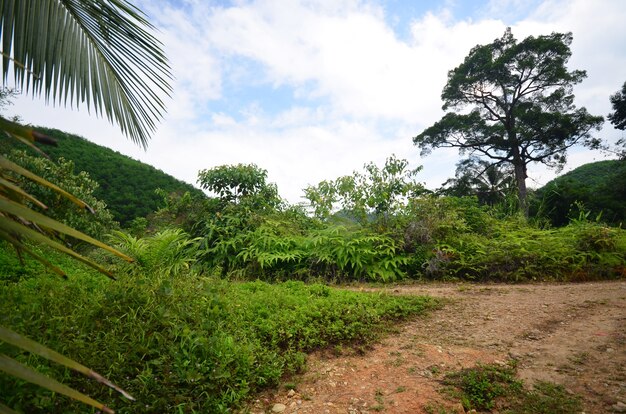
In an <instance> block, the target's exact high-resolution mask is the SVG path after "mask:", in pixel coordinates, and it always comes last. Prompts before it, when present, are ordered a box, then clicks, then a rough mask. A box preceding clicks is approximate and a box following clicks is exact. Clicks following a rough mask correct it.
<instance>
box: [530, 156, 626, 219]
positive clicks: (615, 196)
mask: <svg viewBox="0 0 626 414" xmlns="http://www.w3.org/2000/svg"><path fill="white" fill-rule="evenodd" d="M537 196H538V197H537V200H538V202H539V203H540V204H541V205H540V206H535V208H537V209H541V210H543V212H544V214H545V215H546V216H547V217H548V218H550V220H551V221H552V224H554V225H556V226H562V225H565V224H567V222H568V221H569V218H570V215H571V214H570V210H571V208H572V204H574V203H575V202H579V203H582V207H584V210H585V211H588V212H590V214H591V215H593V216H594V217H595V216H597V215H598V214H600V213H602V216H601V219H602V220H603V221H606V222H607V223H611V224H615V225H617V224H619V223H623V222H624V219H625V218H626V161H624V160H606V161H598V162H592V163H589V164H585V165H582V166H580V167H578V168H576V169H574V170H572V171H570V172H568V173H566V174H563V175H561V176H559V177H557V178H555V179H554V180H552V181H550V182H549V183H548V184H546V185H545V186H544V187H542V188H540V189H539V190H537ZM572 213H574V212H573V211H572ZM590 218H591V217H590Z"/></svg>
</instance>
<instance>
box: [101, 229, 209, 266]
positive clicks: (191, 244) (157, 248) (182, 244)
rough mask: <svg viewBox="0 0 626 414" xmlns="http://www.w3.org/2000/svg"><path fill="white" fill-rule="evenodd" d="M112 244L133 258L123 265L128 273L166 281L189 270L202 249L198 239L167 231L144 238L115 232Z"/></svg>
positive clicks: (180, 231)
mask: <svg viewBox="0 0 626 414" xmlns="http://www.w3.org/2000/svg"><path fill="white" fill-rule="evenodd" d="M110 243H111V245H112V246H115V247H116V248H117V249H118V250H120V251H122V252H124V253H126V254H127V255H128V256H130V257H132V258H133V259H134V262H133V263H129V264H124V265H123V266H124V268H125V270H126V271H128V272H130V273H132V274H136V273H137V272H142V273H147V274H152V275H158V276H159V277H164V278H168V277H171V276H173V275H176V274H179V273H182V272H183V271H186V270H188V269H190V268H191V266H192V265H193V264H195V262H196V260H197V256H198V247H199V239H192V238H190V237H189V236H188V235H187V234H186V233H185V232H184V231H182V230H181V229H165V230H162V231H159V232H157V233H156V234H154V235H152V236H149V237H145V238H137V237H134V236H132V235H129V234H127V233H125V232H122V231H114V232H113V233H112V234H111V236H110Z"/></svg>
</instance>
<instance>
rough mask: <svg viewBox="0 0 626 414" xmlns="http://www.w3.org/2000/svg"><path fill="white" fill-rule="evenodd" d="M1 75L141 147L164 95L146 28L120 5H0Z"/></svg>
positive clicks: (98, 0)
mask: <svg viewBox="0 0 626 414" xmlns="http://www.w3.org/2000/svg"><path fill="white" fill-rule="evenodd" d="M0 13H2V15H1V16H0V33H1V34H2V45H1V47H2V59H1V60H2V75H3V80H4V81H6V79H7V78H8V75H9V72H10V68H11V67H13V72H14V75H15V83H16V85H17V87H19V88H21V89H22V90H26V91H29V90H30V91H31V92H32V94H33V96H35V95H37V96H40V95H42V94H44V95H45V98H46V100H48V101H49V100H52V101H53V103H59V104H61V103H62V104H63V105H67V103H68V102H67V101H68V98H69V101H70V105H71V106H74V105H76V107H78V106H79V104H80V103H83V104H86V105H87V108H88V110H91V108H92V107H93V109H94V110H95V112H96V113H97V114H104V115H106V117H107V118H108V119H109V121H111V122H115V123H117V124H118V125H119V126H120V128H121V129H122V131H123V132H124V133H125V134H127V135H128V136H129V137H130V138H131V139H132V140H133V141H134V142H136V143H138V144H141V145H143V146H144V147H145V146H146V144H147V141H148V138H149V135H150V134H151V133H152V132H154V130H155V127H156V122H157V121H158V120H160V119H161V118H162V113H163V111H164V103H163V100H162V99H161V97H162V96H169V94H170V92H171V88H170V86H169V81H170V79H171V76H170V74H169V71H170V68H169V65H168V63H167V59H166V57H165V55H164V54H163V52H162V50H161V43H160V42H159V41H158V40H157V39H156V38H155V37H154V36H153V35H152V34H151V33H150V32H149V30H152V26H151V25H150V24H149V23H148V22H147V21H146V20H145V18H144V17H143V14H142V13H141V12H140V11H139V10H138V9H136V8H135V7H134V6H132V5H131V4H130V3H129V2H128V1H127V0H90V1H85V0H0Z"/></svg>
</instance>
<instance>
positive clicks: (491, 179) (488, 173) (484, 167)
mask: <svg viewBox="0 0 626 414" xmlns="http://www.w3.org/2000/svg"><path fill="white" fill-rule="evenodd" d="M455 175H456V177H455V178H451V179H449V180H447V181H446V182H445V183H444V184H443V187H442V188H441V189H439V190H438V191H437V192H438V193H439V194H443V195H448V196H455V197H470V196H475V197H477V198H478V201H479V203H481V204H487V205H491V206H495V205H497V204H498V203H502V202H503V201H505V200H506V199H507V198H508V197H510V196H511V195H512V194H514V193H515V191H514V189H515V180H514V172H513V170H511V169H510V168H508V169H507V168H503V167H501V166H499V165H498V164H491V163H489V162H487V161H484V160H481V159H479V158H476V157H470V158H467V159H465V160H462V161H460V162H459V163H458V164H457V166H456V174H455Z"/></svg>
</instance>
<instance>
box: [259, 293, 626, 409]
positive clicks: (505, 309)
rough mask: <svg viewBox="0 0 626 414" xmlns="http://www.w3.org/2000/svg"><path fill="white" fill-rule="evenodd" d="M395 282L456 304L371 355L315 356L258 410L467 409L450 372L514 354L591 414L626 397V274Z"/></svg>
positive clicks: (527, 373) (403, 330) (532, 377)
mask: <svg viewBox="0 0 626 414" xmlns="http://www.w3.org/2000/svg"><path fill="white" fill-rule="evenodd" d="M386 290H387V289H386ZM388 290H389V291H390V292H392V293H393V294H399V295H400V294H402V295H408V294H410V295H431V296H435V297H442V298H446V299H447V300H449V302H448V303H447V304H446V305H445V306H444V307H443V308H442V309H439V310H436V311H433V312H431V313H430V314H429V315H428V316H425V317H422V318H417V319H414V320H412V321H409V322H407V323H404V324H403V325H402V326H399V327H398V332H397V333H395V334H392V335H390V336H388V337H386V339H384V340H383V341H382V342H380V343H379V344H377V345H375V346H374V347H373V349H371V350H368V351H367V352H366V353H365V354H361V355H355V354H354V353H345V354H344V355H340V356H333V355H329V353H328V352H327V353H326V354H324V355H322V354H315V355H312V356H310V358H309V361H308V364H309V368H308V371H307V372H306V373H305V374H304V375H303V376H301V377H299V378H297V379H296V380H295V381H294V382H295V385H296V389H295V392H291V393H289V394H288V391H287V390H286V389H285V388H282V389H280V390H278V391H275V392H273V393H269V394H266V395H264V396H262V397H260V398H259V399H258V400H257V402H256V403H255V404H253V406H251V407H250V410H251V412H253V413H261V412H272V409H275V410H277V411H276V412H284V413H302V414H304V413H315V414H318V413H320V414H324V413H329V414H331V413H343V414H346V413H347V414H359V413H374V412H385V413H410V414H419V413H428V412H438V411H434V407H437V410H439V409H440V408H446V409H447V410H449V411H448V412H454V410H456V411H457V412H459V413H463V412H464V411H463V408H462V406H461V405H460V404H459V403H458V402H455V401H454V400H452V399H451V398H450V397H447V396H446V395H445V394H443V393H442V392H441V390H442V385H441V382H440V380H441V379H442V378H443V376H444V375H445V373H446V372H449V371H456V370H458V369H460V368H466V367H471V366H474V365H476V364H477V363H506V362H507V361H509V360H511V359H514V360H516V361H517V367H518V374H519V376H520V378H522V379H523V380H524V381H525V383H526V384H532V383H533V382H534V381H537V380H544V381H551V382H554V383H557V384H562V385H563V386H564V387H565V388H566V389H567V390H568V391H570V392H573V393H575V394H578V395H580V396H581V397H582V398H583V405H584V412H585V413H586V414H590V413H611V412H621V411H619V410H620V407H622V405H623V404H626V281H616V282H601V283H584V284H533V285H469V284H466V285H412V286H396V287H391V288H389V289H388ZM625 407H626V405H625ZM280 410H282V411H280ZM624 412H626V411H624Z"/></svg>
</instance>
